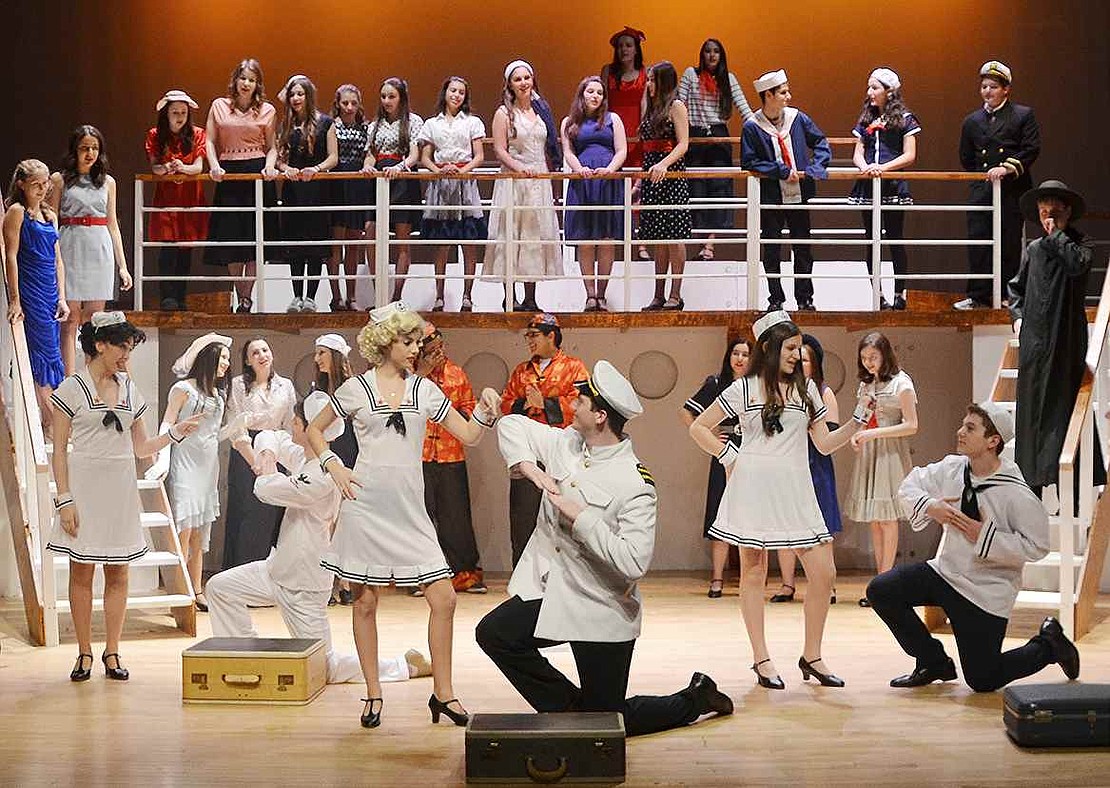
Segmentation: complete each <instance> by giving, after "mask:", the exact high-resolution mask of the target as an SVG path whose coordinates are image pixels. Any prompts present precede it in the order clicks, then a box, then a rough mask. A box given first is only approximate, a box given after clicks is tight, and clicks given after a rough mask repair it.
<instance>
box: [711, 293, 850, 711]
mask: <svg viewBox="0 0 1110 788" xmlns="http://www.w3.org/2000/svg"><path fill="white" fill-rule="evenodd" d="M753 328H754V332H755V335H756V336H757V337H758V339H757V340H756V344H755V347H754V348H753V351H752V361H751V366H750V368H749V372H748V375H747V376H745V377H743V378H740V379H739V380H736V381H735V382H733V383H732V385H730V386H729V387H728V388H727V389H725V391H724V392H722V393H721V395H720V396H719V397H718V398H717V400H716V402H714V403H713V404H712V405H710V406H709V407H708V408H706V410H705V411H704V412H703V413H702V414H701V415H700V416H698V418H697V419H695V420H694V423H693V424H692V425H691V426H690V437H692V438H693V439H694V441H695V442H696V443H697V444H698V446H700V447H701V448H702V449H703V450H704V451H705V452H707V453H708V454H712V455H714V456H717V457H718V459H719V460H720V461H721V463H722V464H724V465H728V464H730V463H732V462H735V467H734V468H733V470H732V473H731V474H730V475H729V479H728V482H727V485H726V487H725V494H724V498H723V499H722V501H721V506H720V508H719V510H718V514H717V520H716V522H715V523H714V524H713V526H712V527H711V528H710V529H709V535H710V536H712V537H713V538H714V539H719V540H721V541H723V542H728V543H730V544H734V545H737V546H738V547H739V548H740V609H741V612H742V614H743V616H744V625H745V626H746V627H747V630H748V639H749V641H750V642H751V646H752V653H753V656H754V664H753V665H752V670H753V671H754V672H755V674H756V679H757V681H758V683H759V685H760V686H761V687H766V688H768V689H785V684H784V683H783V681H782V679H781V678H780V677H779V676H778V674H777V672H776V671H775V668H774V665H773V664H772V663H771V656H770V652H769V650H768V648H767V639H766V635H765V633H764V626H763V619H764V600H763V587H764V585H765V583H766V579H767V551H768V550H776V549H778V550H782V549H794V550H797V554H798V557H799V559H800V560H801V562H802V566H803V567H804V568H805V573H806V578H807V580H808V582H809V587H808V590H807V593H806V598H805V611H804V613H805V647H804V649H803V651H802V656H801V658H799V660H798V667H799V668H800V670H801V672H802V677H803V679H808V678H809V677H810V676H813V677H815V678H816V679H817V680H818V681H819V682H820V683H821V684H822V685H824V686H829V687H842V686H844V682H843V681H842V680H841V679H839V678H838V677H836V676H835V675H833V674H832V673H831V672H830V671H829V670H828V669H827V668H826V667H825V665H824V663H823V661H822V659H821V641H822V637H823V634H824V628H825V619H826V617H827V616H828V612H829V598H830V594H831V592H832V587H833V582H834V580H835V578H836V567H835V566H834V564H833V553H832V536H831V535H830V534H829V532H828V529H827V528H826V527H825V520H824V517H823V516H822V515H821V509H820V508H819V506H818V504H817V496H816V493H815V492H814V489H813V482H812V479H811V477H810V471H809V454H808V445H807V442H806V436H807V435H808V436H809V437H810V438H812V439H813V444H814V446H816V447H817V450H818V451H820V452H821V453H822V454H831V453H832V452H834V451H835V450H836V449H838V448H840V447H841V446H843V445H844V444H845V443H847V442H848V441H849V440H850V438H851V436H852V435H853V434H854V433H855V432H856V431H857V430H858V429H859V428H860V423H861V422H860V420H861V419H862V420H863V421H866V420H867V417H868V416H869V415H870V414H869V413H866V412H865V411H866V409H865V407H864V403H863V402H861V403H860V407H858V408H857V410H856V414H855V418H853V420H852V421H849V422H848V423H847V424H845V425H844V426H842V427H839V428H838V429H836V430H835V431H832V432H830V431H829V429H828V427H827V426H826V424H825V410H826V409H825V405H824V403H823V401H822V399H821V395H820V393H819V392H818V391H817V386H816V384H815V383H814V382H813V381H812V380H806V378H805V375H804V373H803V371H802V364H801V347H802V334H801V332H800V331H799V330H798V327H797V326H796V325H795V324H794V323H793V322H792V321H791V320H790V317H789V315H787V314H786V313H785V312H782V311H777V312H771V313H769V314H767V315H766V316H765V317H763V318H760V319H759V320H757V321H756V323H755V326H754V327H753ZM768 382H770V384H771V385H773V386H775V390H774V392H773V393H771V394H768V393H767V390H768ZM728 417H733V418H737V419H739V428H740V430H741V431H742V432H743V435H744V440H743V443H742V445H741V446H740V448H739V449H737V448H736V446H735V444H733V443H732V442H729V443H726V444H725V446H724V448H723V449H722V448H721V441H720V439H719V438H718V437H717V435H716V432H715V428H716V426H717V425H718V424H719V423H720V422H721V421H723V420H724V419H725V418H728Z"/></svg>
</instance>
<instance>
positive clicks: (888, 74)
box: [868, 66, 902, 90]
mask: <svg viewBox="0 0 1110 788" xmlns="http://www.w3.org/2000/svg"><path fill="white" fill-rule="evenodd" d="M868 79H874V80H878V82H879V84H881V85H885V86H886V88H887V90H897V89H898V88H900V87H902V80H900V79H898V75H897V74H896V73H894V71H893V69H889V68H887V67H886V66H883V67H881V68H877V69H875V70H874V71H872V72H871V76H870V77H868Z"/></svg>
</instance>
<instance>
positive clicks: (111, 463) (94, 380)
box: [46, 312, 200, 681]
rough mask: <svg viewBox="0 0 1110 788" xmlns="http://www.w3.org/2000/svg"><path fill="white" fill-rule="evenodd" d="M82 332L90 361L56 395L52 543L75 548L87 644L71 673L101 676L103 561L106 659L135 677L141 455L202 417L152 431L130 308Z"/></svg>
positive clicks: (81, 629)
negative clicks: (96, 638)
mask: <svg viewBox="0 0 1110 788" xmlns="http://www.w3.org/2000/svg"><path fill="white" fill-rule="evenodd" d="M79 338H80V342H81V349H82V350H83V351H84V352H85V355H86V356H87V357H88V359H89V362H88V365H87V366H86V367H85V368H84V369H82V370H81V371H80V372H79V373H77V374H76V375H71V376H70V377H68V378H66V379H65V380H63V381H62V382H61V384H60V385H59V386H58V388H57V389H55V391H54V393H53V394H52V395H51V396H50V402H51V404H52V405H53V406H54V447H55V451H54V458H53V469H54V480H55V482H56V483H57V487H58V494H57V498H55V499H54V508H55V510H56V511H57V512H58V520H57V522H56V524H55V526H54V529H53V532H52V533H51V535H50V539H49V541H48V542H47V545H46V549H48V550H52V551H54V552H56V553H61V554H62V555H67V556H69V605H70V612H71V613H72V615H73V628H74V630H75V633H76V635H77V648H78V656H77V664H76V665H75V666H74V668H73V672H72V673H70V674H69V677H70V679H71V680H72V681H87V680H88V679H89V677H90V676H91V675H92V665H93V655H92V600H93V590H92V584H93V573H94V572H95V570H96V565H97V564H101V565H102V566H103V567H104V625H105V629H106V630H107V633H106V637H105V640H106V642H105V647H104V653H103V654H102V655H101V657H100V659H101V662H103V663H104V672H105V675H107V677H108V678H110V679H116V680H118V681H125V680H126V679H127V678H128V675H129V674H128V672H127V670H126V669H125V668H124V667H123V666H122V665H120V661H119V639H120V634H121V633H122V632H123V619H124V615H125V614H126V612H127V577H128V573H127V569H128V564H129V563H130V562H132V561H134V560H136V559H138V558H141V557H142V556H143V555H144V554H145V553H146V551H147V543H146V539H145V538H144V536H143V529H142V525H141V522H140V519H139V518H140V513H141V508H140V504H139V485H138V482H137V480H136V478H135V457H149V456H151V455H153V454H155V453H156V452H157V451H158V450H159V449H162V448H163V447H165V446H167V445H169V443H170V441H171V440H174V441H180V440H183V439H184V438H185V437H186V436H188V435H189V434H191V433H192V432H194V431H195V430H196V429H197V424H198V423H199V420H200V416H199V415H197V416H193V417H191V418H189V419H185V420H184V421H181V422H178V423H177V424H176V425H174V427H173V428H172V429H171V430H169V431H168V432H166V433H164V434H162V435H159V436H157V437H155V438H150V437H147V434H146V428H145V427H144V426H143V421H142V415H143V413H144V412H146V401H145V400H144V399H143V395H142V394H141V393H140V392H139V389H138V387H137V386H136V385H135V383H134V381H132V380H131V378H130V377H129V376H128V374H127V362H128V359H129V358H130V356H131V350H132V349H133V348H134V347H135V345H137V344H139V343H141V342H143V341H144V340H145V339H146V335H145V334H143V332H142V331H140V330H139V329H137V328H135V326H133V325H131V324H130V323H128V322H127V321H126V319H125V318H124V316H123V313H122V312H94V313H93V315H92V320H91V321H90V322H88V323H85V324H84V325H82V326H81V331H80V336H79ZM109 403H111V404H109Z"/></svg>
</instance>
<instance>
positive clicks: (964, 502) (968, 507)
mask: <svg viewBox="0 0 1110 788" xmlns="http://www.w3.org/2000/svg"><path fill="white" fill-rule="evenodd" d="M995 486H996V485H994V484H979V485H975V484H972V483H971V463H970V462H969V463H968V464H967V465H965V466H964V491H963V494H962V495H961V496H960V511H961V512H963V513H964V514H966V515H967V516H968V517H970V518H971V519H972V520H982V519H983V516H982V514H980V513H979V496H978V493H981V492H982V491H983V490H989V489H990V488H991V487H995Z"/></svg>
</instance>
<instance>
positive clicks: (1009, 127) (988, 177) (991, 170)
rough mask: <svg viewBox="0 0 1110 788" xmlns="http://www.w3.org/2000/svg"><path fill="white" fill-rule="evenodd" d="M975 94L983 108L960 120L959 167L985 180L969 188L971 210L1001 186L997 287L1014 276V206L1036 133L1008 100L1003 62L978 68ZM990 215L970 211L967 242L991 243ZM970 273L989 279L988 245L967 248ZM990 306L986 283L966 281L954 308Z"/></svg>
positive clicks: (1027, 115) (1029, 118)
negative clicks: (995, 186)
mask: <svg viewBox="0 0 1110 788" xmlns="http://www.w3.org/2000/svg"><path fill="white" fill-rule="evenodd" d="M979 95H980V96H982V98H983V106H982V107H980V108H979V109H977V110H976V111H975V112H972V113H971V114H970V115H968V116H967V117H966V118H964V124H963V129H962V130H961V131H960V164H961V165H962V166H963V168H964V169H965V170H967V171H968V172H979V173H983V174H984V175H985V178H984V179H983V180H982V181H979V182H976V183H972V184H971V195H970V198H969V199H968V203H970V204H971V205H984V206H989V205H990V204H991V192H992V185H993V184H994V183H995V182H998V181H1001V184H1002V284H1003V297H1005V284H1006V282H1008V281H1010V279H1012V278H1013V276H1014V274H1016V273H1017V269H1018V261H1019V260H1020V259H1021V229H1022V223H1023V219H1022V215H1021V207H1020V206H1019V204H1018V202H1019V200H1020V199H1021V195H1023V194H1024V193H1025V192H1027V191H1028V190H1029V189H1031V188H1032V187H1033V179H1032V176H1031V174H1030V172H1029V168H1030V167H1031V166H1032V164H1033V162H1034V161H1036V160H1037V156H1038V154H1040V152H1041V132H1040V127H1039V126H1038V125H1037V119H1036V118H1035V117H1034V116H1033V110H1032V109H1030V108H1029V107H1026V106H1023V105H1021V104H1014V103H1012V102H1011V101H1010V69H1009V67H1008V66H1007V65H1006V64H1005V63H1001V62H999V61H997V60H990V61H987V62H986V63H984V64H983V66H982V68H980V69H979ZM991 224H992V220H991V213H990V212H989V211H971V212H969V213H968V215H967V237H968V239H969V240H972V241H989V240H991V237H992V233H991ZM968 264H969V268H970V272H971V273H972V274H989V273H991V271H992V266H991V247H990V246H971V247H968ZM989 306H991V280H990V279H969V280H968V282H967V298H965V299H963V300H962V301H958V302H956V304H955V307H956V308H957V309H983V308H986V307H989Z"/></svg>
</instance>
